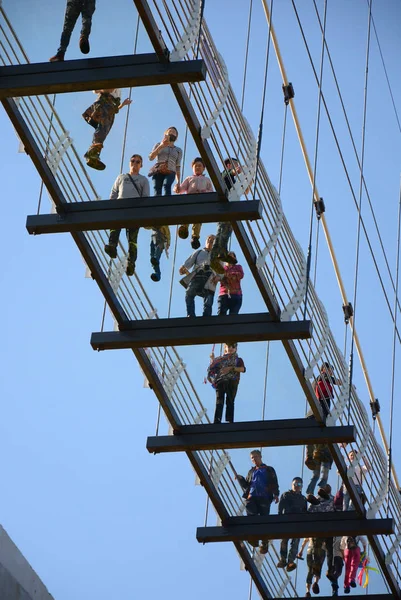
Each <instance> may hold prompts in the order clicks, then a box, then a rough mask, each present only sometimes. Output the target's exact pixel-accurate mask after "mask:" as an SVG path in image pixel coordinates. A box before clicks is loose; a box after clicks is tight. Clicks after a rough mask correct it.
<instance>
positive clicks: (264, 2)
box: [262, 0, 400, 490]
mask: <svg viewBox="0 0 401 600" xmlns="http://www.w3.org/2000/svg"><path fill="white" fill-rule="evenodd" d="M262 5H263V10H264V12H265V16H266V21H267V24H268V26H269V27H270V34H271V41H272V43H273V47H274V51H275V53H276V57H277V62H278V65H279V69H280V72H281V78H282V80H283V83H284V85H288V83H289V82H288V78H287V73H286V71H285V67H284V62H283V57H282V56H281V52H280V48H279V45H278V42H277V37H276V32H275V30H274V27H273V24H272V23H271V24H270V12H269V8H268V6H267V0H262ZM290 109H291V114H292V118H293V121H294V125H295V129H296V132H297V135H298V140H299V143H300V145H301V150H302V154H303V157H304V160H305V165H306V170H307V172H308V176H309V180H310V183H311V186H313V170H312V165H311V163H310V160H309V156H308V151H307V149H306V144H305V140H304V137H303V135H302V130H301V125H300V123H299V119H298V114H297V111H296V108H295V103H294V99H293V98H292V99H291V100H290ZM314 196H315V201H318V200H319V199H320V196H319V192H318V189H317V185H316V182H315V192H314ZM321 223H322V227H323V232H324V235H325V237H326V242H327V246H328V249H329V253H330V257H331V261H332V263H333V267H334V272H335V275H336V278H337V283H338V287H339V288H340V292H341V297H342V300H343V304H348V299H347V294H346V291H345V287H344V282H343V280H342V277H341V273H340V267H339V265H338V261H337V257H336V254H335V252H334V247H333V243H332V240H331V236H330V232H329V229H328V225H327V221H326V218H325V215H324V214H323V215H322V217H321ZM349 324H350V327H351V329H352V333H353V336H354V343H355V347H356V350H357V352H358V356H359V361H360V363H361V367H362V372H363V376H364V378H365V382H366V386H367V388H368V392H369V397H370V400H371V402H374V401H375V399H376V398H375V394H374V392H373V386H372V382H371V380H370V377H369V373H368V370H367V366H366V362H365V358H364V356H363V352H362V347H361V344H360V341H359V337H358V333H357V331H356V329H354V326H353V318H352V317H351V319H350V322H349ZM376 420H377V424H378V427H379V432H380V436H381V439H382V442H383V446H384V448H385V450H386V452H387V454H388V442H387V438H386V433H385V431H384V427H383V423H382V420H381V417H380V414H378V415H377V417H376ZM391 473H392V475H393V478H394V483H395V485H396V487H397V489H398V490H399V489H400V485H399V482H398V477H397V473H396V470H395V467H394V464H393V465H392V466H391Z"/></svg>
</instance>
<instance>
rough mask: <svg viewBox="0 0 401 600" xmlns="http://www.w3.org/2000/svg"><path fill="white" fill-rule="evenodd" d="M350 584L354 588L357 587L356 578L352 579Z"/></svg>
mask: <svg viewBox="0 0 401 600" xmlns="http://www.w3.org/2000/svg"><path fill="white" fill-rule="evenodd" d="M349 584H350V586H351V587H352V588H356V582H355V580H354V579H353V580H352V581H350V582H349Z"/></svg>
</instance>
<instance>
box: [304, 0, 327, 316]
mask: <svg viewBox="0 0 401 600" xmlns="http://www.w3.org/2000/svg"><path fill="white" fill-rule="evenodd" d="M326 17H327V0H324V13H323V32H322V49H321V54H320V73H319V83H318V87H319V91H318V103H317V117H316V137H315V156H314V160H313V183H312V202H311V211H310V222H309V244H308V256H307V259H306V289H305V304H304V319H306V310H307V307H308V291H309V278H310V268H311V258H312V235H313V220H314V219H313V217H314V215H313V213H314V207H315V195H316V169H317V157H318V150H319V133H320V113H321V106H322V83H323V66H324V53H325V40H326Z"/></svg>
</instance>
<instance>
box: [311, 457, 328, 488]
mask: <svg viewBox="0 0 401 600" xmlns="http://www.w3.org/2000/svg"><path fill="white" fill-rule="evenodd" d="M329 471H330V463H325V462H323V463H320V465H319V466H318V467H317V468H316V469H315V470H314V471H313V475H312V479H311V480H310V482H309V485H308V487H307V489H306V493H307V494H313V493H314V492H315V487H316V484H317V487H318V488H322V487H324V486H325V485H326V484H327V480H328V478H329ZM319 476H320V481H319V483H317V482H318V479H319Z"/></svg>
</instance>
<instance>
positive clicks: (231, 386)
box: [214, 379, 238, 423]
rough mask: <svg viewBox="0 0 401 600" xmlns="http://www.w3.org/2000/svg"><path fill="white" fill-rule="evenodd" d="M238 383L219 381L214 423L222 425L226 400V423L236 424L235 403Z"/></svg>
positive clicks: (226, 380) (231, 380)
mask: <svg viewBox="0 0 401 600" xmlns="http://www.w3.org/2000/svg"><path fill="white" fill-rule="evenodd" d="M237 390H238V383H237V382H236V381H235V380H234V379H225V380H222V381H219V382H218V383H217V386H216V410H215V412H214V422H215V423H221V419H222V416H223V407H224V400H225V401H226V421H227V422H229V423H233V422H234V401H235V396H236V395H237Z"/></svg>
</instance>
